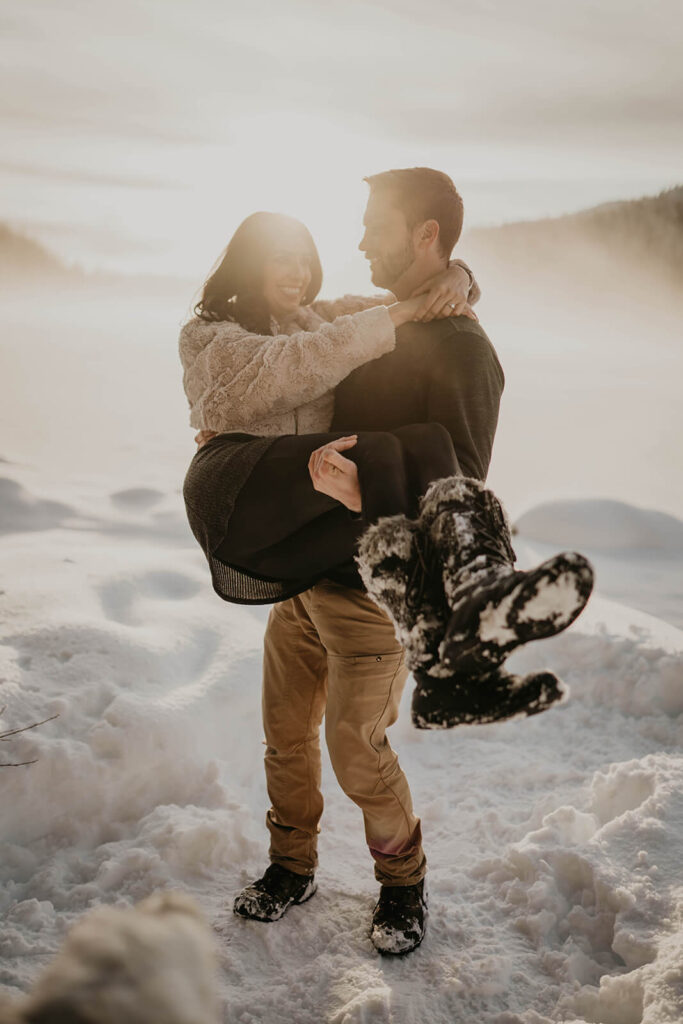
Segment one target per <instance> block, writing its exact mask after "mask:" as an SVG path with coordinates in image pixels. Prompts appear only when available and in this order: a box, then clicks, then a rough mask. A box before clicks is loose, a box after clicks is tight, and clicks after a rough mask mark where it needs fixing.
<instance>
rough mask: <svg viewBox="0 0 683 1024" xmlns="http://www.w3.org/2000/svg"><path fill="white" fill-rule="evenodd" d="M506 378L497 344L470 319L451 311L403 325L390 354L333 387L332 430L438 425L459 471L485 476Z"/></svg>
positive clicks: (398, 331)
mask: <svg viewBox="0 0 683 1024" xmlns="http://www.w3.org/2000/svg"><path fill="white" fill-rule="evenodd" d="M504 383H505V378H504V376H503V371H502V369H501V366H500V363H499V362H498V356H497V355H496V352H495V349H494V347H493V345H492V344H491V342H490V341H489V339H488V337H487V335H486V332H485V331H484V329H483V328H482V327H481V326H480V325H479V323H478V322H477V321H476V320H471V319H470V318H469V317H466V316H457V317H451V318H449V319H448V320H432V321H431V323H428V324H418V323H410V324H404V326H403V327H399V329H398V330H397V332H396V348H395V349H394V350H393V352H389V353H388V354H387V355H385V356H382V357H381V358H380V359H373V360H372V362H370V363H365V365H364V366H360V367H359V368H358V369H357V370H354V371H353V373H351V374H349V376H348V377H347V378H346V379H345V380H343V381H342V383H341V384H339V385H338V387H337V389H336V391H335V412H334V420H333V421H332V428H331V429H332V430H345V431H360V430H392V429H393V428H395V427H403V426H407V425H408V424H409V423H441V424H442V425H443V426H444V427H445V428H446V430H447V431H448V433H449V434H450V435H451V438H452V440H453V447H454V448H455V453H456V455H457V456H458V462H459V463H460V467H461V469H462V472H463V473H464V474H465V476H475V477H477V478H478V479H480V480H485V479H486V474H487V472H488V468H489V462H490V461H491V449H492V448H493V438H494V436H495V433H496V425H497V423H498V407H499V405H500V396H501V394H502V391H503V386H504Z"/></svg>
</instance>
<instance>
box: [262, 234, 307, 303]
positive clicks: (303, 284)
mask: <svg viewBox="0 0 683 1024" xmlns="http://www.w3.org/2000/svg"><path fill="white" fill-rule="evenodd" d="M310 283H311V267H310V263H309V256H308V250H307V248H306V246H305V245H304V244H303V243H302V242H296V241H290V242H287V243H286V244H283V245H279V246H277V247H276V248H275V249H274V250H273V252H272V254H271V255H270V256H269V257H268V259H267V260H266V263H265V266H264V268H263V297H264V298H265V300H266V303H267V305H268V309H269V310H270V313H271V315H272V316H274V317H275V319H276V320H277V319H278V318H279V317H282V316H285V315H286V314H288V313H293V312H294V311H295V310H296V308H297V307H298V306H300V305H301V302H302V300H303V298H304V296H305V294H306V289H307V288H308V286H309V284H310Z"/></svg>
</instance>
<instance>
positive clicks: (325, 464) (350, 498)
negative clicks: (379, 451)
mask: <svg viewBox="0 0 683 1024" xmlns="http://www.w3.org/2000/svg"><path fill="white" fill-rule="evenodd" d="M357 440H358V438H357V436H356V434H350V435H349V436H347V437H339V438H337V440H336V441H329V442H328V443H327V444H325V445H323V446H322V447H321V448H316V449H315V451H314V452H312V453H311V457H310V459H309V460H308V472H309V473H310V475H311V480H312V481H313V489H314V490H316V491H320V493H321V494H327V495H328V496H329V497H330V498H334V499H335V501H340V502H341V503H342V505H346V507H347V508H348V509H351V511H352V512H360V511H361V496H360V485H359V483H358V467H357V466H356V463H355V462H352V461H351V459H345V458H344V456H343V455H341V454H340V453H341V452H343V451H345V450H346V449H347V448H353V446H354V445H355V444H356V443H357Z"/></svg>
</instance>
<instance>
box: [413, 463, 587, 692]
mask: <svg viewBox="0 0 683 1024" xmlns="http://www.w3.org/2000/svg"><path fill="white" fill-rule="evenodd" d="M420 524H421V526H422V528H423V529H425V530H428V531H429V535H430V537H431V541H432V543H433V545H434V547H435V548H436V549H437V550H438V551H439V552H440V553H441V555H442V559H443V562H442V579H443V587H444V592H445V595H446V599H447V601H448V604H449V605H450V608H451V612H452V614H451V617H450V621H449V623H448V625H447V628H446V632H445V636H444V640H443V642H442V644H441V647H440V650H439V655H440V662H441V664H440V665H439V666H437V667H435V668H432V670H431V672H430V674H431V675H434V676H437V675H438V676H441V675H443V676H450V675H452V674H453V673H454V672H458V673H460V672H465V673H470V674H473V675H480V674H482V673H484V672H490V671H491V670H492V669H493V668H495V667H497V666H498V665H500V664H501V663H502V662H503V661H504V660H505V658H506V657H507V656H508V655H509V654H510V653H511V652H512V651H513V650H514V649H515V648H516V647H519V646H520V645H521V644H525V643H528V642H529V641H531V640H541V639H543V638H545V637H549V636H554V635H555V634H556V633H560V632H561V631H562V630H563V629H566V628H567V626H569V625H571V623H572V622H573V621H574V620H575V619H576V618H577V616H578V615H579V614H580V613H581V611H582V610H583V608H584V607H585V605H586V602H587V601H588V598H589V597H590V593H591V590H592V589H593V570H592V567H591V565H590V563H589V562H588V560H587V559H585V558H584V557H583V556H582V555H580V554H578V553H576V552H562V553H561V554H559V555H554V556H553V557H552V558H549V559H548V560H547V561H546V562H543V563H542V564H541V565H540V566H538V567H537V568H536V569H533V570H531V571H530V572H524V571H522V570H520V569H515V568H514V562H515V553H514V551H513V549H512V544H511V541H510V529H509V526H508V523H507V519H506V516H505V513H504V511H503V509H502V506H501V504H500V502H499V501H498V499H497V498H496V496H495V495H494V494H493V493H492V492H491V491H489V490H486V488H485V487H484V485H483V484H482V483H481V482H480V481H479V480H474V479H472V478H469V477H447V478H445V479H443V480H437V481H436V482H435V483H434V484H431V485H430V487H429V489H428V491H427V493H426V495H425V496H424V498H423V499H422V502H421V515H420Z"/></svg>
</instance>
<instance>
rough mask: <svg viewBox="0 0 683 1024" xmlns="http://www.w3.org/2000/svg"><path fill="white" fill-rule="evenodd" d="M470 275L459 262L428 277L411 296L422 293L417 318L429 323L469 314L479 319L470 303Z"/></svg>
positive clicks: (473, 318)
mask: <svg viewBox="0 0 683 1024" xmlns="http://www.w3.org/2000/svg"><path fill="white" fill-rule="evenodd" d="M470 284H471V281H470V275H469V274H468V273H467V271H466V270H463V268H462V267H460V266H458V265H457V263H456V264H453V265H452V266H449V267H448V268H447V269H446V270H443V271H442V272H441V273H440V274H435V275H434V277H429V278H427V280H426V281H423V282H422V284H421V285H420V286H419V287H418V288H416V289H415V291H414V292H413V294H412V296H411V298H413V297H414V296H418V295H422V296H424V298H423V299H422V302H421V303H420V305H419V307H418V310H417V314H416V316H415V319H416V320H421V321H422V322H423V323H427V322H428V321H430V320H435V319H436V320H439V319H443V318H444V317H447V316H461V315H464V316H469V317H470V318H471V319H472V320H478V319H479V318H478V316H477V314H476V313H475V312H474V310H473V309H472V307H471V306H470V305H469V301H468V297H469V294H470Z"/></svg>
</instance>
